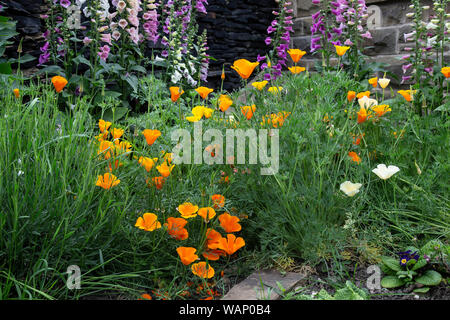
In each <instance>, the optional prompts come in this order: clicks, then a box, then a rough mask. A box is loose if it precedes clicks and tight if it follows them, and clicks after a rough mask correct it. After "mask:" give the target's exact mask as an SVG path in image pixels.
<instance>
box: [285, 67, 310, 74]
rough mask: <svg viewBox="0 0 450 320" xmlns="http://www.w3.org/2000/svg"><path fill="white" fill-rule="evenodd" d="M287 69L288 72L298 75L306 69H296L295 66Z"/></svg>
mask: <svg viewBox="0 0 450 320" xmlns="http://www.w3.org/2000/svg"><path fill="white" fill-rule="evenodd" d="M288 69H289V71H290V72H292V73H293V74H298V73H300V72H303V71H305V70H306V68H304V67H297V66H295V67H290V68H288Z"/></svg>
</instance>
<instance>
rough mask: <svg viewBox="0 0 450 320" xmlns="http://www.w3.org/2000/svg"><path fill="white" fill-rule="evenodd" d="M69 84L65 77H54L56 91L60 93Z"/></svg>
mask: <svg viewBox="0 0 450 320" xmlns="http://www.w3.org/2000/svg"><path fill="white" fill-rule="evenodd" d="M67 82H68V81H67V79H66V78H64V77H61V76H54V77H53V78H52V83H53V86H54V87H55V90H56V92H58V93H59V92H61V91H62V89H64V87H65V86H66V84H67Z"/></svg>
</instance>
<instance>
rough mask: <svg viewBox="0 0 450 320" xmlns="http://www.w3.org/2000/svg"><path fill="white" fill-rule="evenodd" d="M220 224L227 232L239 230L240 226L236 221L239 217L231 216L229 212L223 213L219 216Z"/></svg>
mask: <svg viewBox="0 0 450 320" xmlns="http://www.w3.org/2000/svg"><path fill="white" fill-rule="evenodd" d="M219 221H220V226H221V227H222V228H223V230H225V232H227V233H231V232H238V231H241V229H242V227H241V225H240V224H239V223H238V222H239V221H240V219H239V218H238V217H236V216H232V215H230V214H229V213H223V214H221V215H220V216H219Z"/></svg>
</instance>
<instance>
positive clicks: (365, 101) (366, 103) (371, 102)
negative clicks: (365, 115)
mask: <svg viewBox="0 0 450 320" xmlns="http://www.w3.org/2000/svg"><path fill="white" fill-rule="evenodd" d="M358 103H359V106H360V107H361V108H364V109H369V108H370V107H373V106H377V105H378V101H377V100H375V99H370V98H368V97H366V96H364V97H362V98H360V99H358Z"/></svg>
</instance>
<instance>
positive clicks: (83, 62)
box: [73, 55, 92, 68]
mask: <svg viewBox="0 0 450 320" xmlns="http://www.w3.org/2000/svg"><path fill="white" fill-rule="evenodd" d="M73 61H74V62H75V63H76V64H80V63H82V64H85V65H87V66H88V67H89V68H92V64H91V62H90V61H89V60H88V59H86V58H85V57H83V56H82V55H79V56H78V57H76V58H74V59H73Z"/></svg>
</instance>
